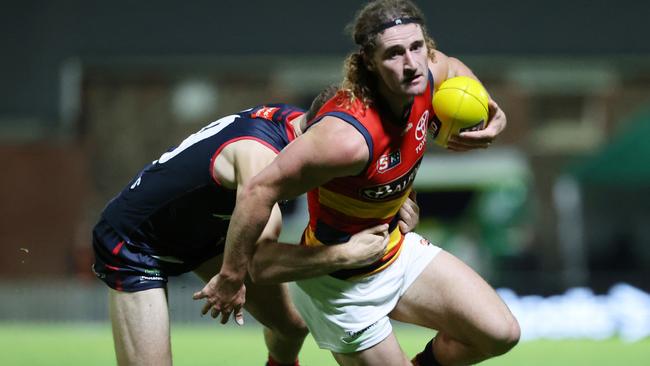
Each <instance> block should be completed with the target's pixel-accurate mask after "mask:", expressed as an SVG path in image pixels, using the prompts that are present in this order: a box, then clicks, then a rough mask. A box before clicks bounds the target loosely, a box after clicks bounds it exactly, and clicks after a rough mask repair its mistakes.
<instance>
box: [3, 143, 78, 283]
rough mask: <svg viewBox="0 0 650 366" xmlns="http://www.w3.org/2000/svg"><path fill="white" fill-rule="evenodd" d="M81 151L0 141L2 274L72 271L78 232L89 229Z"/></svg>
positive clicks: (16, 274)
mask: <svg viewBox="0 0 650 366" xmlns="http://www.w3.org/2000/svg"><path fill="white" fill-rule="evenodd" d="M85 155H86V154H85V153H84V151H83V148H82V147H80V146H75V145H73V144H72V143H67V144H54V143H35V144H22V145H13V146H0V161H2V165H3V169H2V174H0V176H1V178H0V245H1V248H2V255H0V277H3V278H7V277H37V276H62V275H65V274H71V273H74V272H75V264H74V263H75V259H74V256H73V253H74V252H75V246H79V244H80V241H83V238H79V236H78V235H77V232H87V231H88V230H87V228H84V227H81V226H84V224H83V223H82V222H83V221H84V216H85V215H86V213H85V212H84V211H85V205H87V198H88V195H89V192H90V189H89V182H90V179H89V176H88V174H87V170H88V169H87V162H86V156H85ZM86 221H87V220H86ZM80 225H81V226H80ZM85 225H86V226H87V224H85ZM89 240H90V239H89V238H88V243H89ZM89 246H90V244H88V248H89Z"/></svg>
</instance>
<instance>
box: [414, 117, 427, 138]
mask: <svg viewBox="0 0 650 366" xmlns="http://www.w3.org/2000/svg"><path fill="white" fill-rule="evenodd" d="M428 121H429V111H424V113H422V116H420V120H419V121H418V124H417V126H416V127H415V139H416V140H418V141H422V140H423V139H426V137H427V122H428Z"/></svg>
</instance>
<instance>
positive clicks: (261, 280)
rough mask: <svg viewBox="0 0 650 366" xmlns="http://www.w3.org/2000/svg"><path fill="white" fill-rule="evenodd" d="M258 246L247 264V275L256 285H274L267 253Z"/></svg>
mask: <svg viewBox="0 0 650 366" xmlns="http://www.w3.org/2000/svg"><path fill="white" fill-rule="evenodd" d="M261 245H264V244H262V243H261V244H258V245H257V248H256V249H255V253H253V258H252V259H251V261H250V262H248V275H249V276H250V278H251V281H253V283H256V284H258V285H259V284H261V285H268V284H272V283H276V281H274V280H275V278H274V275H273V270H272V266H271V262H270V261H269V260H268V256H267V251H266V250H265V249H264V248H262V247H261Z"/></svg>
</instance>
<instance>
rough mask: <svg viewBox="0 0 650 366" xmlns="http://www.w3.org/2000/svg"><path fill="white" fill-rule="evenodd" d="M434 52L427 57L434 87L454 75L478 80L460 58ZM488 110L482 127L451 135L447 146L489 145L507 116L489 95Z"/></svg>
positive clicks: (456, 149)
mask: <svg viewBox="0 0 650 366" xmlns="http://www.w3.org/2000/svg"><path fill="white" fill-rule="evenodd" d="M434 53H435V57H434V59H433V60H431V59H429V69H430V70H431V72H432V73H433V79H434V82H435V88H436V89H437V88H438V87H439V86H440V84H442V82H443V81H445V80H447V79H449V78H452V77H455V76H469V77H471V78H473V79H476V80H478V81H480V80H479V79H478V78H477V77H476V75H474V73H473V72H472V70H471V69H470V68H469V67H467V65H465V64H464V63H463V62H462V61H461V60H459V59H457V58H455V57H450V56H447V55H445V54H444V53H442V52H440V51H438V50H435V51H434ZM488 112H489V113H488V122H487V126H486V127H485V128H484V129H482V130H479V131H467V132H462V133H461V134H460V135H453V136H451V137H450V138H449V142H448V144H447V148H448V149H450V150H454V151H467V150H473V149H480V148H482V149H484V148H487V147H489V146H490V144H491V143H492V142H494V140H495V139H496V138H497V136H498V135H499V134H500V133H501V131H503V130H504V129H505V128H506V125H507V118H506V114H505V113H504V112H503V110H502V109H501V108H500V107H499V105H498V104H497V102H495V101H494V99H492V97H491V96H490V100H489V102H488Z"/></svg>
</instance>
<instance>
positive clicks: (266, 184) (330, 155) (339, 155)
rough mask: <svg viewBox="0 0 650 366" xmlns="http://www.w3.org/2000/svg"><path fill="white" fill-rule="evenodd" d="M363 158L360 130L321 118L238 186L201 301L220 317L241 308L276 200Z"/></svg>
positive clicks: (353, 169) (346, 171)
mask: <svg viewBox="0 0 650 366" xmlns="http://www.w3.org/2000/svg"><path fill="white" fill-rule="evenodd" d="M369 157H370V152H369V149H368V146H367V144H366V142H365V139H364V138H363V136H362V135H361V133H360V132H358V131H357V130H356V129H355V128H354V127H352V126H351V125H349V124H348V123H346V122H344V121H342V120H340V119H338V118H333V117H325V118H323V120H322V121H321V122H319V123H318V124H317V125H315V126H313V127H312V128H310V129H309V130H308V131H307V132H306V133H305V134H303V135H302V136H300V137H298V138H297V139H296V140H294V141H293V142H292V143H291V144H289V146H287V147H286V148H285V149H284V150H283V151H282V152H281V153H280V154H279V155H278V157H277V158H276V159H275V160H274V161H273V162H272V163H271V164H270V165H269V166H268V167H266V168H265V169H264V170H262V172H261V173H260V174H258V175H257V176H255V177H254V178H253V179H251V180H250V181H249V182H248V183H247V184H246V185H244V187H243V188H242V189H240V190H238V191H237V205H236V207H235V210H234V212H233V215H232V217H231V221H230V225H229V227H228V235H227V238H226V244H225V250H224V260H223V265H222V267H221V271H220V272H219V277H218V282H219V283H220V284H219V286H215V287H214V288H213V289H211V290H210V291H208V292H207V293H206V294H205V297H206V299H207V304H206V305H207V306H211V307H213V309H214V311H217V312H219V313H221V314H222V319H225V320H227V319H228V317H229V316H230V314H231V313H232V311H233V310H234V311H235V312H236V313H237V311H239V309H241V307H242V306H243V304H244V301H243V297H244V296H243V293H245V290H244V279H245V276H246V273H247V269H248V265H249V263H250V261H251V258H252V256H253V252H254V249H255V243H256V242H257V240H258V238H259V237H260V234H261V233H262V231H263V230H264V227H265V226H266V223H267V222H268V220H269V217H270V215H271V210H272V208H273V206H274V205H275V203H276V202H278V201H280V200H282V199H290V198H294V197H296V196H298V195H300V194H302V193H305V192H307V191H308V190H309V189H311V188H314V187H317V186H319V185H321V184H323V183H325V182H327V181H329V180H331V179H333V178H335V177H340V176H347V175H354V174H358V173H359V172H361V171H362V169H363V168H364V167H365V166H366V164H367V162H368V159H369ZM242 290H243V291H244V292H242Z"/></svg>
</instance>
